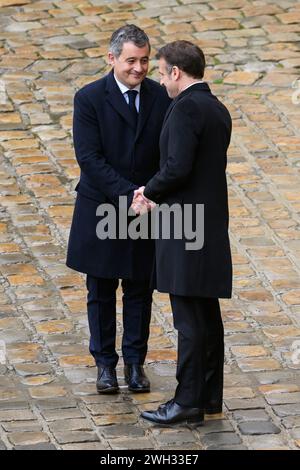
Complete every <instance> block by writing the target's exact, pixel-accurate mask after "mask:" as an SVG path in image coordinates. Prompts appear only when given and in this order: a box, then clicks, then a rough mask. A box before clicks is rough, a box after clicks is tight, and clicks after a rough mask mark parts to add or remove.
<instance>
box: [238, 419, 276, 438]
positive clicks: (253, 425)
mask: <svg viewBox="0 0 300 470" xmlns="http://www.w3.org/2000/svg"><path fill="white" fill-rule="evenodd" d="M238 428H239V430H240V431H241V433H242V434H243V435H252V436H253V435H263V434H279V433H280V429H279V428H278V427H277V426H275V424H273V423H272V422H271V421H246V422H244V423H240V424H239V425H238Z"/></svg>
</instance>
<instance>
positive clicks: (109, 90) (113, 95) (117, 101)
mask: <svg viewBox="0 0 300 470" xmlns="http://www.w3.org/2000/svg"><path fill="white" fill-rule="evenodd" d="M105 91H106V94H107V100H108V101H109V103H110V104H111V105H112V106H113V108H114V109H115V111H117V113H119V114H120V115H121V116H122V117H123V119H125V121H126V122H127V123H128V124H129V125H130V126H131V127H133V128H135V123H134V119H133V117H132V114H131V112H130V109H129V106H128V104H127V103H126V101H125V99H124V96H123V95H122V93H121V90H120V88H119V87H118V85H117V83H116V80H115V78H114V73H113V70H112V71H111V72H110V73H109V74H108V75H107V83H106V90H105ZM155 98H156V94H155V93H154V92H153V90H152V89H151V86H149V83H148V81H147V79H145V80H143V81H142V83H141V90H140V109H139V118H138V125H137V129H136V135H135V139H137V138H138V137H139V135H140V133H141V131H142V129H143V127H144V125H145V123H146V121H147V118H148V116H149V113H150V111H151V108H152V105H153V102H154V100H155Z"/></svg>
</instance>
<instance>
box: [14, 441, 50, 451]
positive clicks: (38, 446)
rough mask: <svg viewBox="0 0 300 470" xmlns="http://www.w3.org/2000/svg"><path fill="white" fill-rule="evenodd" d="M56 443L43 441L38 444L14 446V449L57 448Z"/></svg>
mask: <svg viewBox="0 0 300 470" xmlns="http://www.w3.org/2000/svg"><path fill="white" fill-rule="evenodd" d="M56 449H57V448H56V447H55V445H54V444H50V443H49V444H47V443H41V444H36V445H22V446H19V445H17V446H14V450H56Z"/></svg>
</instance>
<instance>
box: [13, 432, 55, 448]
mask: <svg viewBox="0 0 300 470" xmlns="http://www.w3.org/2000/svg"><path fill="white" fill-rule="evenodd" d="M7 437H8V439H9V441H10V442H11V443H12V444H13V445H35V444H40V443H44V442H49V436H48V435H47V434H45V433H44V432H30V431H28V432H12V433H9V434H8V435H7Z"/></svg>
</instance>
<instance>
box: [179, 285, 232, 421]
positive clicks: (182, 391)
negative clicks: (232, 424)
mask: <svg viewBox="0 0 300 470" xmlns="http://www.w3.org/2000/svg"><path fill="white" fill-rule="evenodd" d="M170 300H171V305H172V310H173V317H174V327H175V328H176V329H177V330H178V358H177V373H176V378H177V381H178V386H177V389H176V393H175V401H176V402H177V403H179V404H180V405H182V406H189V407H198V408H201V409H203V410H205V409H206V410H209V411H211V412H216V413H217V412H219V411H220V410H221V409H222V400H223V369H224V328H223V322H222V318H221V311H220V306H219V300H218V299H217V298H202V297H183V296H177V295H172V294H170Z"/></svg>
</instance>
